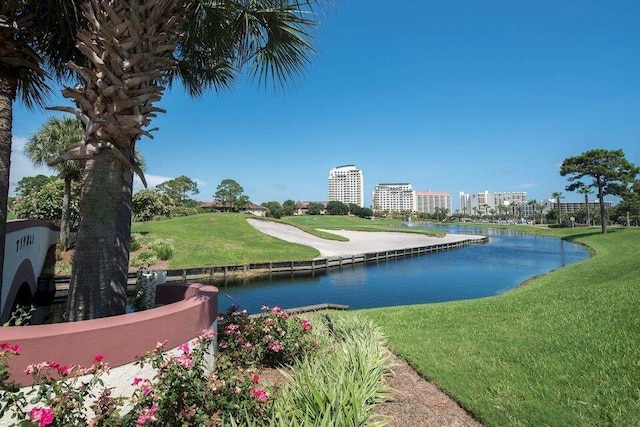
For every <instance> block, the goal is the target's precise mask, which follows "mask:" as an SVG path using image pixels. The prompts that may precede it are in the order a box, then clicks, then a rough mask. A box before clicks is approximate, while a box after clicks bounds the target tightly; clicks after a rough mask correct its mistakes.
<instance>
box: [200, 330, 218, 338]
mask: <svg viewBox="0 0 640 427" xmlns="http://www.w3.org/2000/svg"><path fill="white" fill-rule="evenodd" d="M216 335H218V333H217V332H216V331H214V330H213V329H203V330H202V332H201V333H200V337H201V338H203V339H204V338H213V337H215V336H216Z"/></svg>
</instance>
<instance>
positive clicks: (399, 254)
mask: <svg viewBox="0 0 640 427" xmlns="http://www.w3.org/2000/svg"><path fill="white" fill-rule="evenodd" d="M488 241H489V239H488V238H487V237H481V238H477V237H476V238H470V239H466V240H461V241H458V242H450V243H440V244H436V245H429V246H419V247H414V248H406V249H395V250H390V251H381V252H367V253H364V254H357V255H348V256H339V257H327V258H316V259H312V260H305V261H274V262H258V263H250V264H234V265H214V266H210V267H191V268H179V269H172V270H167V281H168V282H175V281H183V282H188V281H192V280H206V281H209V282H211V283H225V282H226V281H227V280H229V279H237V278H243V277H252V276H258V275H272V274H292V275H294V274H296V273H311V274H313V273H315V272H318V271H323V270H330V269H333V268H341V267H346V266H351V265H355V264H362V263H372V262H384V261H389V260H393V259H398V258H405V257H412V256H419V255H424V254H427V253H431V252H442V251H447V250H450V249H456V248H461V247H464V246H469V245H471V244H476V243H486V242H488ZM54 279H55V283H56V289H57V291H58V292H62V293H64V292H65V291H67V290H68V287H69V282H70V276H55V278H54ZM135 283H136V273H129V275H128V285H129V287H132V286H135ZM56 296H58V293H57V294H56Z"/></svg>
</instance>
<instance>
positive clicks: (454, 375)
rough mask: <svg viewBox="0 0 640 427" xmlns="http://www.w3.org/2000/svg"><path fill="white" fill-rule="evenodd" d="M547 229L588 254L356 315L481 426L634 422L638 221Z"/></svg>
mask: <svg viewBox="0 0 640 427" xmlns="http://www.w3.org/2000/svg"><path fill="white" fill-rule="evenodd" d="M524 229H529V230H532V231H534V230H535V229H532V228H531V227H524ZM544 232H545V233H548V234H553V235H556V236H560V235H564V236H573V237H572V239H575V241H577V242H580V243H584V244H587V245H588V246H590V247H591V248H592V249H594V250H595V251H596V256H594V257H592V258H591V259H589V260H586V261H583V262H580V263H578V264H574V265H571V266H568V267H565V268H562V269H560V270H557V271H554V272H552V273H550V274H547V275H545V276H543V277H540V278H538V279H536V280H534V281H532V282H531V283H530V284H528V285H527V286H524V287H520V288H517V289H515V290H513V291H510V292H507V293H505V294H503V295H500V296H496V297H491V298H484V299H479V300H470V301H461V302H451V303H442V304H427V305H416V306H404V307H393V308H384V309H373V310H364V311H359V312H358V313H359V314H362V315H365V316H366V317H369V318H371V319H372V320H373V321H374V322H376V323H378V324H379V325H381V326H382V327H383V330H384V331H385V333H386V334H387V337H388V339H389V343H390V345H391V347H392V348H393V350H394V351H395V352H396V353H397V354H398V355H400V356H401V357H402V358H404V359H405V360H407V361H408V362H409V363H410V364H411V365H412V366H414V367H415V368H416V369H417V370H418V371H419V372H421V373H422V374H423V375H424V376H425V377H426V378H427V379H429V380H431V381H434V382H435V383H436V384H438V385H439V386H440V387H441V388H442V389H443V390H444V391H445V392H446V393H447V394H449V395H450V396H452V397H453V398H454V399H455V400H457V401H458V402H459V403H460V404H461V405H462V406H463V407H465V408H466V409H467V410H469V411H470V412H471V413H472V414H474V415H475V416H476V417H477V418H478V419H479V420H480V421H482V422H483V423H486V424H487V425H490V426H504V425H535V426H542V425H551V426H603V425H620V426H637V425H640V229H611V230H610V232H609V233H608V234H607V235H601V234H599V229H598V230H596V229H553V230H545V231H544Z"/></svg>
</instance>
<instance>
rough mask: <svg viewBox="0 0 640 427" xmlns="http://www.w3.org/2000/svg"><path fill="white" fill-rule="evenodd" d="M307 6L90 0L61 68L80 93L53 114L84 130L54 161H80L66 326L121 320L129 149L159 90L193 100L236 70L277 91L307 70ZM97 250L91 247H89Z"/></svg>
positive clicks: (276, 0) (225, 83)
mask: <svg viewBox="0 0 640 427" xmlns="http://www.w3.org/2000/svg"><path fill="white" fill-rule="evenodd" d="M315 4H316V3H315V1H307V2H299V1H296V0H254V1H251V2H246V1H244V0H220V1H216V2H205V1H186V0H143V1H140V0H136V1H128V0H105V1H98V0H91V1H88V2H86V3H84V5H83V16H84V18H85V20H86V25H85V27H84V28H83V29H82V30H81V31H80V32H79V33H78V49H79V50H80V51H81V52H82V54H83V55H84V57H85V59H86V64H84V65H83V64H79V63H76V62H71V63H69V67H70V68H71V69H72V70H73V71H75V72H76V73H77V74H78V75H79V76H80V77H81V79H82V82H83V83H82V85H80V86H76V87H74V88H66V89H64V90H63V95H64V96H65V97H67V98H70V99H72V100H73V102H74V103H75V105H76V108H71V107H57V108H56V109H58V110H62V111H68V112H71V113H73V114H75V115H76V117H78V118H79V119H80V120H81V121H82V123H83V125H84V138H83V140H82V141H81V142H80V143H78V144H76V145H74V146H72V147H71V148H70V149H69V150H68V151H67V152H66V153H65V154H63V155H62V156H61V157H60V158H59V159H58V160H59V161H63V160H70V159H76V160H78V159H81V160H85V161H86V164H85V169H84V176H83V188H82V205H81V217H82V221H81V223H80V228H79V230H78V236H77V243H76V254H75V257H74V263H73V269H72V273H71V285H70V289H69V300H68V306H67V317H68V319H69V320H82V319H91V318H97V317H105V316H110V315H114V314H122V313H124V311H125V304H126V292H125V291H126V283H127V271H128V264H129V247H130V234H131V196H132V182H133V173H134V172H135V173H138V174H139V175H140V177H141V178H142V180H143V183H144V175H143V174H142V171H141V170H140V168H139V167H138V165H137V164H136V162H135V159H134V152H135V144H136V142H137V141H138V140H139V139H140V138H141V137H143V136H148V137H151V134H150V132H151V131H152V129H149V128H148V126H149V125H150V123H151V120H152V119H153V118H154V117H155V116H156V115H157V113H161V112H164V110H162V109H160V108H158V107H157V106H156V105H155V104H156V103H157V102H158V101H160V100H161V98H162V95H163V93H164V90H165V88H166V87H167V86H168V85H171V84H172V83H174V82H176V81H178V82H181V83H182V84H184V86H185V87H186V89H187V91H188V92H189V93H190V94H191V95H194V96H197V95H201V94H203V93H204V92H206V91H207V90H208V89H210V88H213V89H215V90H221V89H225V88H228V87H230V86H232V85H233V83H235V81H236V80H237V79H238V77H239V76H240V73H241V72H243V71H248V74H249V75H250V76H251V77H253V78H254V79H256V80H258V81H259V82H260V83H264V84H265V85H266V83H267V82H268V81H273V82H274V84H275V85H276V86H277V87H281V86H283V85H284V83H285V82H287V81H289V80H290V79H291V78H293V77H294V76H295V75H297V74H298V73H299V72H300V71H301V70H303V69H304V66H305V65H306V64H308V63H309V62H310V58H311V55H312V54H313V52H314V50H313V48H312V46H311V38H312V37H311V34H310V32H309V30H310V28H311V27H312V26H313V25H314V21H313V20H312V18H313V17H314V16H315V15H314V12H315V11H314V7H313V6H315ZM97 241H99V242H102V244H100V245H96V244H95V242H97Z"/></svg>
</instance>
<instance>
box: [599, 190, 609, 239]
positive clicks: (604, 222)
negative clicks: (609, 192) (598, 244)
mask: <svg viewBox="0 0 640 427" xmlns="http://www.w3.org/2000/svg"><path fill="white" fill-rule="evenodd" d="M598 199H599V200H600V227H601V228H602V234H607V212H606V211H605V208H604V194H602V186H601V185H598Z"/></svg>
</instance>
